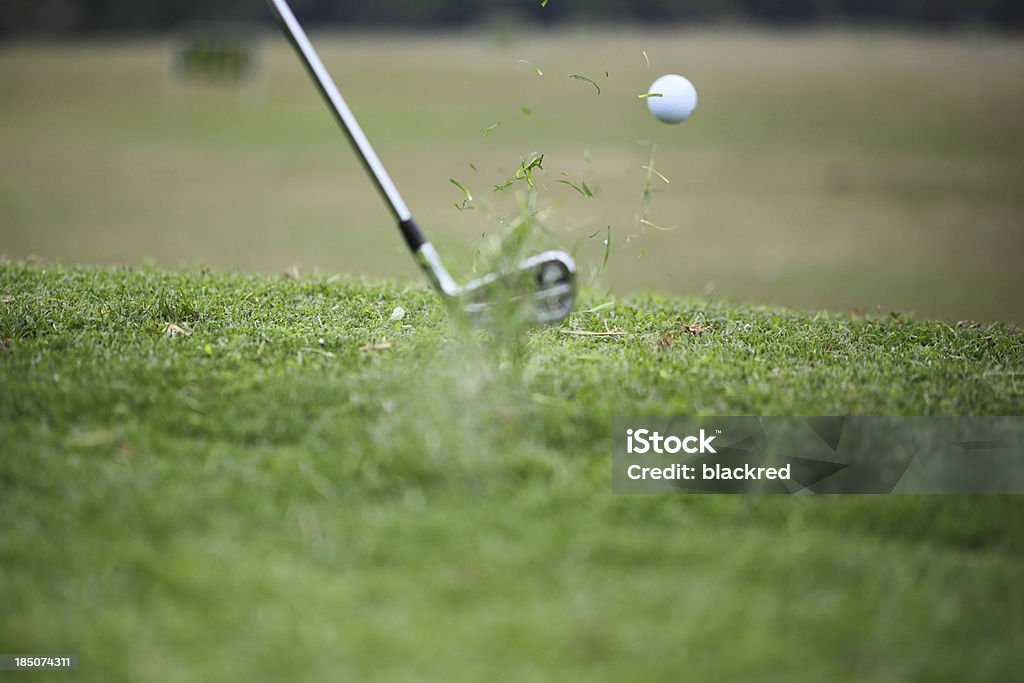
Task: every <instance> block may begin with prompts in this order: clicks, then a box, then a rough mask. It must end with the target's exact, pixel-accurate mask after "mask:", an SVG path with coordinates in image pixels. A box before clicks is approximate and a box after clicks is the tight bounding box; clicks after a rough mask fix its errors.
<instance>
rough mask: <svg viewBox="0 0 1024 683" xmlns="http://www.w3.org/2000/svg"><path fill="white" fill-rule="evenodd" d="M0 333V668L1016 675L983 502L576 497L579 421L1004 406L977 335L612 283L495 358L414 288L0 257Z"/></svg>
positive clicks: (1000, 337)
mask: <svg viewBox="0 0 1024 683" xmlns="http://www.w3.org/2000/svg"><path fill="white" fill-rule="evenodd" d="M588 299H589V300H588V301H586V302H584V305H583V307H582V308H581V310H586V308H587V306H594V305H597V304H600V303H603V301H602V300H599V299H596V298H594V297H593V295H589V296H588ZM396 306H401V307H402V308H404V309H405V311H406V315H405V317H404V319H402V320H400V321H393V320H391V319H390V318H391V312H392V311H393V309H394V308H395V307H396ZM693 323H699V324H700V326H701V327H702V328H703V330H704V331H703V332H702V333H701V334H695V333H693V332H691V331H687V329H686V328H685V327H684V326H687V325H691V324H693ZM168 324H174V325H177V326H178V327H179V328H180V329H181V330H182V331H183V332H182V333H180V334H172V333H168V332H166V331H165V329H166V327H167V325H168ZM573 329H585V330H594V331H601V330H606V329H610V330H619V331H624V332H627V333H628V336H624V337H609V338H582V337H575V336H571V335H566V334H564V333H563V330H573ZM690 329H693V328H690ZM0 339H2V340H3V342H2V350H0V396H2V397H3V400H2V401H0V445H2V449H3V456H2V457H0V525H2V533H0V600H2V604H3V618H2V619H0V649H2V650H4V651H6V652H54V651H58V652H61V651H62V652H76V653H78V654H79V655H80V670H79V672H78V675H77V677H76V680H88V681H134V680H153V679H159V680H166V681H195V680H249V681H263V680H266V681H274V680H282V679H292V680H423V679H428V680H445V681H452V680H454V681H462V680H465V681H477V680H489V679H501V680H566V679H568V680H579V679H584V678H585V679H592V680H623V679H642V678H653V679H658V680H678V679H679V678H680V677H681V676H685V677H686V678H688V679H693V680H742V681H760V680H764V681H780V680H785V681H821V680H848V681H891V680H957V681H960V680H991V681H1002V680H1012V679H1014V678H1016V677H1017V676H1018V674H1019V671H1020V669H1021V666H1024V659H1022V655H1021V648H1020V637H1021V633H1022V632H1024V586H1022V584H1021V582H1020V576H1021V574H1022V572H1024V526H1022V525H1021V524H1020V520H1021V519H1022V513H1024V500H1022V499H1021V498H1019V497H978V498H974V497H910V496H889V497H852V496H851V497H821V498H799V497H785V498H782V497H775V498H772V497H725V496H653V497H644V496H615V495H612V494H611V493H610V457H611V444H610V433H609V432H610V428H611V419H612V417H613V416H615V415H621V414H644V413H649V414H659V415H660V414H694V413H701V414H704V413H721V414H755V415H760V414H928V415H938V414H950V415H995V414H1020V413H1021V408H1022V405H1024V336H1022V335H1021V333H1020V332H1019V331H1017V330H1015V329H1013V328H1009V327H1005V326H1001V325H986V326H982V327H969V326H961V327H954V326H950V325H947V324H945V323H938V322H930V321H923V320H914V319H911V318H908V317H905V316H888V315H887V316H879V317H848V316H843V315H834V314H827V313H819V314H808V313H802V312H798V311H793V310H784V309H768V308H756V307H747V306H734V305H730V304H726V303H716V302H707V301H700V300H683V301H674V300H668V299H662V298H652V297H644V298H634V299H629V300H624V301H618V302H616V303H615V304H614V305H613V306H611V307H606V308H602V309H601V310H599V311H596V312H592V313H585V312H581V313H578V314H575V315H574V316H573V317H572V318H571V319H570V320H569V321H567V322H566V324H565V325H563V326H561V327H559V328H552V329H544V330H534V331H530V332H527V333H524V334H521V335H514V336H512V337H509V338H506V337H504V336H491V335H489V334H488V333H487V332H472V333H467V332H466V331H465V330H461V329H458V328H453V327H452V325H451V324H450V323H449V322H448V319H447V317H446V315H445V313H444V311H443V310H442V309H441V307H440V305H439V303H438V301H437V299H436V298H435V297H434V296H433V295H432V294H431V293H429V292H427V291H426V290H424V289H421V288H418V287H415V288H410V287H405V286H400V285H395V284H377V285H371V284H365V283H362V282H358V281H355V280H351V279H339V278H333V277H332V278H327V277H324V276H319V275H314V276H310V277H303V278H300V279H294V278H287V277H280V276H273V277H272V276H264V275H246V274H231V273H220V272H212V273H211V272H206V271H199V270H196V271H189V272H183V273H172V272H166V271H162V270H158V269H155V268H144V269H123V268H117V269H96V268H74V269H65V268H60V267H48V266H40V265H27V264H23V263H11V264H7V265H3V266H0ZM384 341H387V342H388V343H389V344H390V345H391V346H390V349H387V350H384V349H380V350H362V349H364V348H366V347H367V346H368V345H371V344H380V343H382V342H384Z"/></svg>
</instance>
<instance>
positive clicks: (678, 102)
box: [647, 74, 697, 123]
mask: <svg viewBox="0 0 1024 683" xmlns="http://www.w3.org/2000/svg"><path fill="white" fill-rule="evenodd" d="M647 93H648V94H649V95H661V97H648V98H647V108H648V109H650V110H651V113H652V114H653V115H654V118H656V119H658V120H659V121H662V122H664V123H682V122H683V121H685V120H686V119H688V118H690V117H691V116H692V115H693V110H694V109H696V108H697V89H696V88H695V87H693V83H691V82H690V80H689V79H688V78H684V77H683V76H680V75H679V74H668V75H666V76H662V77H661V78H659V79H658V80H656V81H654V83H651V87H650V88H648V89H647Z"/></svg>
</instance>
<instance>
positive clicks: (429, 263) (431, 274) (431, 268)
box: [402, 229, 461, 296]
mask: <svg viewBox="0 0 1024 683" xmlns="http://www.w3.org/2000/svg"><path fill="white" fill-rule="evenodd" d="M402 232H403V234H404V232H405V230H404V229H403V231H402ZM417 232H418V231H417ZM420 237H421V238H422V235H420ZM406 239H408V237H406ZM409 244H410V246H411V245H412V242H410V243H409ZM413 253H414V254H415V255H416V262H417V263H419V264H420V268H422V269H423V272H424V273H425V274H426V276H427V279H428V280H430V284H432V285H434V287H435V288H436V289H438V290H439V291H441V292H443V293H444V294H446V295H448V296H458V295H459V293H460V292H461V290H460V289H459V286H458V285H457V284H456V283H455V280H454V279H453V278H452V276H451V275H450V274H449V273H448V270H447V269H445V267H444V264H443V263H441V257H440V256H438V254H437V250H436V249H434V245H432V244H431V243H430V242H427V241H426V240H423V241H422V242H421V243H420V245H419V247H418V248H416V249H415V250H414V252H413Z"/></svg>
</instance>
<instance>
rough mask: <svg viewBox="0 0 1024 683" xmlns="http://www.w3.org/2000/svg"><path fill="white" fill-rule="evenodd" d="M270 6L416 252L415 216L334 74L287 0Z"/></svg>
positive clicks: (272, 1)
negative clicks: (357, 119)
mask: <svg viewBox="0 0 1024 683" xmlns="http://www.w3.org/2000/svg"><path fill="white" fill-rule="evenodd" d="M267 4H269V5H270V8H271V9H272V10H273V11H274V14H275V15H276V16H277V20H278V23H279V24H280V25H281V28H282V30H284V33H285V35H286V36H287V37H288V40H289V42H291V44H292V46H293V47H294V48H295V51H296V52H297V53H298V54H299V57H301V58H302V61H303V63H304V64H305V65H306V69H307V70H308V71H309V73H310V75H311V76H312V77H313V80H314V81H315V82H316V84H317V87H318V88H319V89H320V93H321V94H322V95H323V96H324V100H326V102H327V104H328V105H329V106H330V108H331V110H332V111H333V112H334V115H335V118H336V119H337V120H338V123H339V124H340V125H341V127H342V129H343V130H344V131H345V134H346V135H348V139H349V140H350V141H351V142H352V146H353V147H354V148H355V149H356V152H357V153H358V154H359V157H360V158H361V159H362V161H363V165H364V166H365V167H366V170H367V171H368V172H369V174H370V177H372V178H373V180H374V182H375V183H376V185H377V189H378V190H380V193H381V196H383V197H384V199H385V201H386V202H387V204H388V207H389V208H390V209H391V213H393V214H394V216H395V219H396V220H398V222H399V226H400V227H401V229H402V234H403V235H404V236H405V238H406V241H407V242H408V243H409V246H410V247H411V248H412V249H413V251H416V250H417V249H418V248H419V245H418V244H415V242H416V241H420V242H421V243H422V239H423V238H422V236H421V235H419V230H418V229H417V228H416V226H415V224H414V223H413V222H412V214H411V213H410V212H409V208H408V207H407V206H406V205H405V201H403V200H402V195H400V194H399V193H398V188H396V187H395V183H394V182H393V181H392V180H391V176H389V175H388V172H387V170H386V169H385V168H384V164H382V163H381V161H380V158H379V157H378V156H377V153H376V152H375V151H373V146H372V145H371V144H370V141H369V140H368V139H367V137H366V134H365V133H363V129H362V128H361V127H360V125H359V122H358V121H356V117H355V115H354V114H353V113H352V110H351V109H349V108H348V104H346V103H345V98H343V97H342V96H341V92H339V91H338V86H336V85H335V84H334V80H333V79H332V78H331V75H330V74H329V73H328V72H327V69H326V67H324V64H323V62H321V61H320V57H319V55H317V53H316V50H315V49H314V48H313V44H312V43H311V42H310V41H309V37H308V36H306V32H305V31H304V30H303V29H302V26H301V25H300V24H299V22H298V20H297V19H296V18H295V14H293V13H292V9H291V7H289V6H288V3H287V2H286V0H267Z"/></svg>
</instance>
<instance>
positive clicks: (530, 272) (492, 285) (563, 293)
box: [458, 251, 576, 325]
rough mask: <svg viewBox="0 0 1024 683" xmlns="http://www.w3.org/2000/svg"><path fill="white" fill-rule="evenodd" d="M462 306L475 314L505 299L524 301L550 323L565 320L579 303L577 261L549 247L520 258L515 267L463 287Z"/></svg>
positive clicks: (543, 321)
mask: <svg viewBox="0 0 1024 683" xmlns="http://www.w3.org/2000/svg"><path fill="white" fill-rule="evenodd" d="M460 290H461V291H460V292H459V294H458V298H459V299H460V300H461V302H462V308H463V310H465V311H466V312H467V313H469V314H470V316H472V317H479V316H483V315H486V313H487V312H488V311H489V310H490V309H491V308H492V307H493V306H494V305H495V303H496V302H498V301H501V300H506V301H513V302H522V303H523V304H524V305H527V306H528V310H529V314H530V315H531V316H532V317H533V319H534V320H535V321H536V322H538V323H540V324H542V325H548V324H551V323H557V322H559V321H561V320H564V319H565V317H566V316H568V315H569V313H571V312H572V308H573V305H575V303H576V264H575V263H574V262H573V260H572V257H570V256H569V255H568V254H566V253H565V252H563V251H546V252H544V253H543V254H537V255H536V256H531V257H530V258H528V259H526V260H524V261H522V262H520V263H519V264H518V265H517V266H516V267H515V269H513V270H511V271H508V272H504V273H492V274H490V275H485V276H484V277H482V278H480V279H478V280H474V281H472V282H470V283H468V284H466V285H464V286H463V287H461V288H460Z"/></svg>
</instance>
